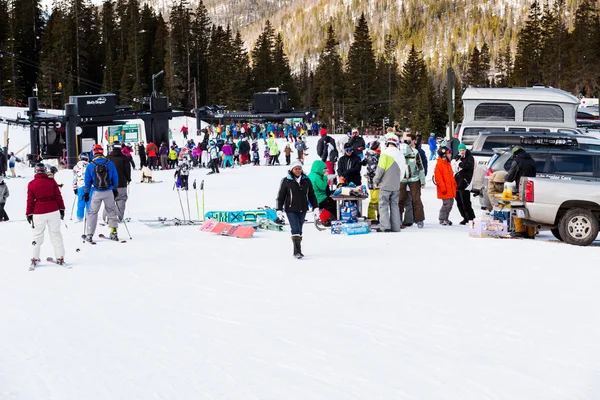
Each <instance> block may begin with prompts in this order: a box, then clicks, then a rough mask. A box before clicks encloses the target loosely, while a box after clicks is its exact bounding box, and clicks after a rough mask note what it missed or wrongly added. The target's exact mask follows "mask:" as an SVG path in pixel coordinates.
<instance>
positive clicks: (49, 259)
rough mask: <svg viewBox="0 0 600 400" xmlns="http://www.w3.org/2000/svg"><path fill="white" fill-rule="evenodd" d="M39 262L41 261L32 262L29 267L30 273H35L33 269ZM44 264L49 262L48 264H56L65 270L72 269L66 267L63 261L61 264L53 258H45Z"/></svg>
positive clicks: (68, 266)
mask: <svg viewBox="0 0 600 400" xmlns="http://www.w3.org/2000/svg"><path fill="white" fill-rule="evenodd" d="M40 261H41V260H40V259H39V258H38V259H37V260H36V261H32V263H31V265H30V266H29V270H30V271H35V269H36V268H37V267H38V265H39V263H40ZM46 262H49V263H52V264H56V265H58V266H60V267H63V268H67V269H71V268H73V267H71V266H70V265H67V264H66V263H65V262H64V261H63V262H62V263H60V262H58V260H56V259H55V258H52V257H47V258H46Z"/></svg>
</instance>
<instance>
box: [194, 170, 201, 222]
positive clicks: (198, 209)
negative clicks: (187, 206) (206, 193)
mask: <svg viewBox="0 0 600 400" xmlns="http://www.w3.org/2000/svg"><path fill="white" fill-rule="evenodd" d="M194 192H196V214H198V221H200V206H198V188H197V187H196V180H195V179H194Z"/></svg>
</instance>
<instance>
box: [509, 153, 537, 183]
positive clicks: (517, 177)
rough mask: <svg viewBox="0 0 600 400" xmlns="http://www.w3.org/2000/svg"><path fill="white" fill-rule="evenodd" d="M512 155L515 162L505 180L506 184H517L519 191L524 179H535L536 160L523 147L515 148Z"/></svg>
mask: <svg viewBox="0 0 600 400" xmlns="http://www.w3.org/2000/svg"><path fill="white" fill-rule="evenodd" d="M512 155H513V162H512V165H511V166H510V170H509V171H508V174H506V178H505V180H506V182H516V183H517V191H518V190H519V185H520V184H521V178H522V177H527V178H535V175H536V168H535V160H534V159H533V158H531V156H530V155H529V153H527V152H526V151H525V150H523V148H522V147H521V146H515V147H513V149H512Z"/></svg>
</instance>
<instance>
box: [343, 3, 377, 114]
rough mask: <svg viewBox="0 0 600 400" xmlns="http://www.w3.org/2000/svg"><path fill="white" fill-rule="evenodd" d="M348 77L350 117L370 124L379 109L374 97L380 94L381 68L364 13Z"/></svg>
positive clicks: (347, 97)
mask: <svg viewBox="0 0 600 400" xmlns="http://www.w3.org/2000/svg"><path fill="white" fill-rule="evenodd" d="M345 78H346V79H345V81H346V99H347V101H348V103H350V104H351V106H348V109H349V116H350V119H349V120H350V121H351V122H352V123H354V124H357V125H358V124H360V125H361V126H363V125H370V124H371V120H372V118H374V117H375V115H374V112H375V109H376V107H375V104H374V101H375V100H376V95H377V68H376V63H375V54H374V52H373V41H372V40H371V35H370V33H369V26H368V25H367V19H366V18H365V15H364V13H363V14H361V16H360V18H359V19H358V23H357V25H356V27H355V29H354V40H353V42H352V44H351V45H350V50H349V51H348V61H347V63H346V76H345ZM377 119H379V118H377ZM373 122H374V121H373Z"/></svg>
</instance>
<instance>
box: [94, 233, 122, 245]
mask: <svg viewBox="0 0 600 400" xmlns="http://www.w3.org/2000/svg"><path fill="white" fill-rule="evenodd" d="M98 237H99V238H100V239H106V240H110V241H111V242H120V243H127V240H112V239H111V238H109V237H108V236H104V234H102V233H101V234H99V235H98Z"/></svg>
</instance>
